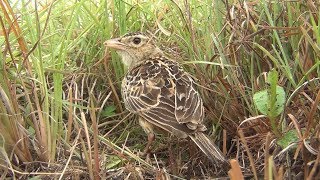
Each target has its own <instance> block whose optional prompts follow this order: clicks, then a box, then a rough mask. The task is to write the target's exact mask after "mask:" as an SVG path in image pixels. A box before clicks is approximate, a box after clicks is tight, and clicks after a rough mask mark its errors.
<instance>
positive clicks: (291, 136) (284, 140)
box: [277, 129, 299, 149]
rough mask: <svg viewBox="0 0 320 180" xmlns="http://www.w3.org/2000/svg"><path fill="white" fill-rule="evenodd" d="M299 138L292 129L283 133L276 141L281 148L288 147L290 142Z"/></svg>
mask: <svg viewBox="0 0 320 180" xmlns="http://www.w3.org/2000/svg"><path fill="white" fill-rule="evenodd" d="M298 140H299V138H298V135H297V132H296V130H294V129H292V130H290V131H288V132H287V133H285V134H284V136H282V137H281V138H280V139H279V140H278V141H277V144H278V145H279V146H281V147H282V148H283V149H284V148H286V147H288V146H289V145H290V144H291V143H293V142H297V141H298Z"/></svg>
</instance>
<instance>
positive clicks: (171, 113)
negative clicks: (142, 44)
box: [122, 57, 204, 137]
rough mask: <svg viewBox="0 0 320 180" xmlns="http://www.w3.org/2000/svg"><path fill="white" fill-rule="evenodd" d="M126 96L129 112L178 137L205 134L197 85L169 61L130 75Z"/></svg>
mask: <svg viewBox="0 0 320 180" xmlns="http://www.w3.org/2000/svg"><path fill="white" fill-rule="evenodd" d="M122 96H123V99H124V102H125V106H126V108H127V109H128V110H129V111H131V112H132V113H135V114H139V115H140V116H142V117H143V118H144V119H145V120H147V121H149V122H151V123H152V124H155V125H157V126H160V127H161V128H163V129H165V130H167V131H170V132H173V133H174V134H176V135H178V136H182V137H186V136H187V134H189V133H192V132H194V131H195V130H197V129H201V131H202V130H204V128H203V127H204V126H203V125H202V124H201V123H202V120H203V105H202V99H201V98H200V95H199V93H198V92H197V90H196V89H195V85H194V81H193V79H192V78H191V76H190V75H189V74H187V73H186V72H185V71H184V70H183V69H182V68H180V66H179V64H178V63H176V62H173V61H171V60H169V59H166V58H163V57H162V58H153V59H149V60H148V61H145V62H144V63H142V64H139V65H138V66H136V67H134V68H133V69H131V70H130V71H128V74H127V75H126V77H125V79H124V80H123V83H122Z"/></svg>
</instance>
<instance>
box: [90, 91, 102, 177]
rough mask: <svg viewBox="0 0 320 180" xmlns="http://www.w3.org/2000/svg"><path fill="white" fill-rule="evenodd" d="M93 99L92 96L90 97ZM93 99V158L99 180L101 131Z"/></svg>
mask: <svg viewBox="0 0 320 180" xmlns="http://www.w3.org/2000/svg"><path fill="white" fill-rule="evenodd" d="M90 97H92V95H90ZM92 99H93V98H90V105H91V107H90V118H91V121H92V130H93V153H94V154H93V156H94V157H93V158H94V161H93V162H94V171H93V175H94V179H95V180H99V179H100V176H99V173H100V166H99V165H100V160H99V149H98V136H99V131H98V125H97V116H96V111H95V107H94V102H93V100H92Z"/></svg>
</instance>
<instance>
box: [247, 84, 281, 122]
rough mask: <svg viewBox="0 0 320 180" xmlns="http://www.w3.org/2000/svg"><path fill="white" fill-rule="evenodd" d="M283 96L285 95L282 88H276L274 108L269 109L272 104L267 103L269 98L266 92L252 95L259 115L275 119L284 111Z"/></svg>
mask: <svg viewBox="0 0 320 180" xmlns="http://www.w3.org/2000/svg"><path fill="white" fill-rule="evenodd" d="M285 96H286V93H285V92H284V89H283V87H281V86H276V98H275V99H276V100H275V103H274V105H273V106H274V107H271V105H272V104H273V103H268V102H269V101H270V100H269V98H270V97H271V96H270V95H269V93H268V90H262V91H259V92H257V93H255V94H254V95H253V102H254V104H255V105H256V106H257V108H258V110H259V112H260V113H262V114H264V115H266V116H269V115H272V116H273V117H276V116H278V115H279V114H281V112H283V110H284V104H285ZM269 111H272V112H269Z"/></svg>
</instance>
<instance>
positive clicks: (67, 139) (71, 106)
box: [66, 83, 73, 143]
mask: <svg viewBox="0 0 320 180" xmlns="http://www.w3.org/2000/svg"><path fill="white" fill-rule="evenodd" d="M72 84H73V83H71V85H70V86H69V90H68V97H69V98H68V99H69V110H68V111H69V112H68V123H67V137H66V142H68V143H69V141H70V136H71V133H72V132H71V131H72V124H73V94H72Z"/></svg>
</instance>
